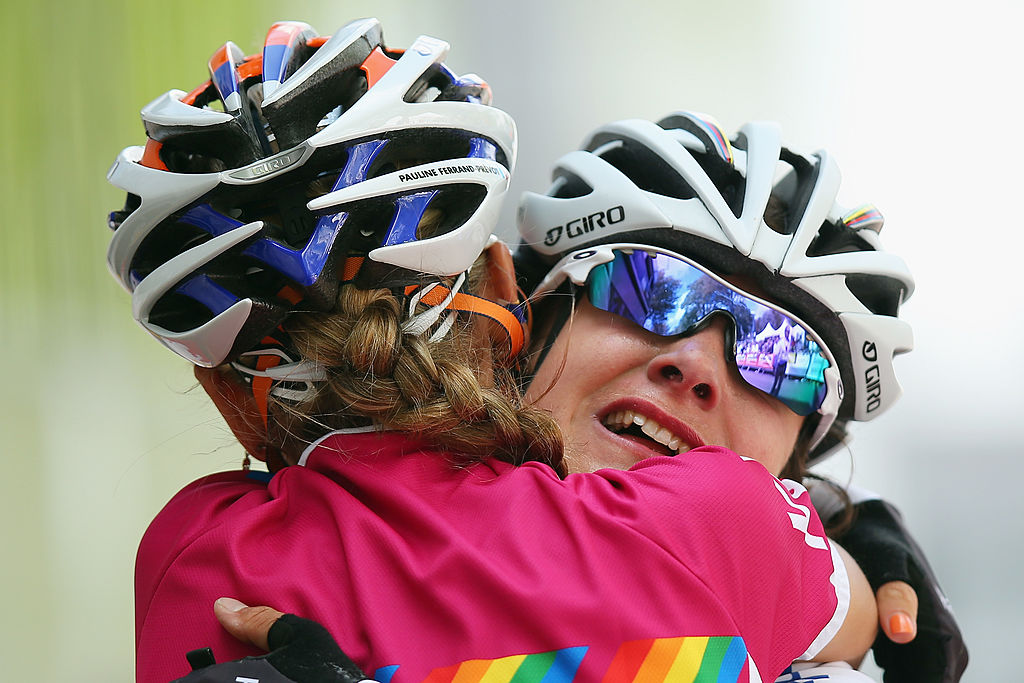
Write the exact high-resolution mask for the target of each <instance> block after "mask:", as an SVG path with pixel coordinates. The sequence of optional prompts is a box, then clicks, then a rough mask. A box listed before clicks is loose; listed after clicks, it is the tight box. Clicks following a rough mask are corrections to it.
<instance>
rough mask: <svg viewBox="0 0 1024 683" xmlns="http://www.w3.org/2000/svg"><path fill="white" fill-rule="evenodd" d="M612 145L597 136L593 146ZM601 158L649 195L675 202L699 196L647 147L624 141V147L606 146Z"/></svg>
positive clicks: (605, 138)
mask: <svg viewBox="0 0 1024 683" xmlns="http://www.w3.org/2000/svg"><path fill="white" fill-rule="evenodd" d="M608 141H609V139H608V138H607V136H597V137H595V138H594V140H593V142H592V143H591V146H593V147H594V148H595V149H596V148H597V147H598V146H600V145H602V144H604V143H606V142H608ZM600 156H601V158H602V159H604V160H605V161H606V162H608V163H609V164H611V165H612V166H614V167H615V168H616V169H618V170H619V171H621V172H622V173H623V174H624V175H625V176H626V177H628V178H629V179H630V180H631V181H633V183H634V184H635V185H636V186H637V187H639V188H640V189H641V190H643V191H645V192H651V193H654V194H660V195H664V196H666V197H673V198H675V199H693V198H694V197H695V196H696V194H695V193H694V191H693V188H691V187H690V185H689V183H687V182H686V180H684V179H683V177H682V176H681V175H680V174H679V172H678V171H676V170H675V169H674V168H672V167H671V166H670V165H669V164H668V162H666V161H665V160H664V159H662V158H661V157H660V156H659V155H658V154H655V153H654V152H653V151H651V150H650V149H649V148H648V147H646V146H645V145H642V144H638V143H635V142H633V141H631V140H622V144H621V145H606V149H605V150H604V151H603V153H602V154H601V155H600Z"/></svg>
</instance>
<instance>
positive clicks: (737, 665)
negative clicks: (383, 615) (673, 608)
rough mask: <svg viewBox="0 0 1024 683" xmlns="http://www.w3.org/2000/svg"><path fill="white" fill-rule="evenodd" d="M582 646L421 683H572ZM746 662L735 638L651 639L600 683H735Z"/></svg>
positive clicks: (490, 662) (444, 671) (454, 671)
mask: <svg viewBox="0 0 1024 683" xmlns="http://www.w3.org/2000/svg"><path fill="white" fill-rule="evenodd" d="M586 653H587V648H586V647H570V648H566V649H563V650H554V651H551V652H541V653H537V654H529V655H513V656H510V657H502V658H500V659H472V660H469V661H466V662H462V663H461V664H455V665H453V666H448V667H444V668H441V669H435V670H434V671H432V672H431V673H430V675H429V676H427V677H426V678H425V679H424V680H423V682H422V683H572V682H573V681H576V673H577V671H578V670H579V668H580V664H582V662H583V657H584V656H585V655H586ZM746 661H747V648H746V646H745V645H744V644H743V639H742V638H740V637H738V636H690V637H685V638H650V639H647V640H633V641H629V642H627V643H623V644H622V645H621V646H620V647H619V650H618V652H616V654H615V657H614V658H613V659H612V662H611V664H610V665H609V667H608V670H607V671H606V672H605V674H604V676H603V677H602V679H601V681H602V683H631V682H632V683H641V682H642V683H655V682H657V681H672V682H673V683H737V682H738V681H739V680H740V675H741V674H742V673H743V669H744V665H745V664H746ZM398 669H399V667H398V666H389V667H384V668H381V669H378V670H377V671H376V672H375V673H374V678H375V679H376V680H377V681H380V683H391V679H392V677H393V676H394V675H395V673H396V672H397V671H398Z"/></svg>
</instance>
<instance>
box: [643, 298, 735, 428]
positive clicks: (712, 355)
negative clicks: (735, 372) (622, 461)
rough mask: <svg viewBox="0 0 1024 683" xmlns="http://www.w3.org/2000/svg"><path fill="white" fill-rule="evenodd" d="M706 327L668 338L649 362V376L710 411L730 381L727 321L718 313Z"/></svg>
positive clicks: (650, 378) (655, 381)
mask: <svg viewBox="0 0 1024 683" xmlns="http://www.w3.org/2000/svg"><path fill="white" fill-rule="evenodd" d="M716 318H717V319H716V320H713V321H712V322H711V323H710V324H709V325H708V326H707V327H705V328H704V329H702V330H701V331H700V332H697V333H695V334H692V335H689V336H687V337H680V338H672V339H666V340H665V343H664V344H663V345H662V346H661V347H660V348H659V350H658V352H657V354H656V355H655V356H654V357H653V358H652V359H651V360H650V362H649V363H648V364H647V378H648V379H649V380H650V381H651V382H653V383H655V384H658V385H668V386H669V387H671V390H672V391H674V392H676V393H677V394H679V395H683V394H689V395H692V396H693V397H695V398H696V400H697V402H698V403H699V405H700V406H701V407H702V408H704V409H706V410H710V409H712V408H714V407H715V406H716V405H718V403H719V401H721V400H722V396H723V392H724V391H725V389H726V384H727V382H728V381H729V369H728V367H727V365H726V357H725V332H726V321H724V320H723V319H722V318H721V317H720V316H716Z"/></svg>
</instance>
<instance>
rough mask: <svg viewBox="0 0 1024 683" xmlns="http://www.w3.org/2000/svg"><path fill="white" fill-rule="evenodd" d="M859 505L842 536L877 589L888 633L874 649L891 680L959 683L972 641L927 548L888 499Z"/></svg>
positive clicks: (899, 682) (895, 682)
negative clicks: (930, 561)
mask: <svg viewBox="0 0 1024 683" xmlns="http://www.w3.org/2000/svg"><path fill="white" fill-rule="evenodd" d="M855 507H856V509H857V520H856V522H855V523H854V525H853V527H852V528H851V529H850V530H849V531H847V532H846V533H844V534H843V535H842V536H841V537H840V538H839V539H838V540H839V542H840V543H841V544H842V545H843V547H845V548H846V550H847V551H849V553H850V554H851V555H852V556H853V557H854V559H856V560H857V563H858V564H859V565H860V566H861V568H862V569H863V570H864V573H865V575H866V576H867V577H868V581H869V582H870V583H871V586H872V587H873V588H875V590H876V597H877V600H878V614H879V621H880V623H881V626H882V631H883V633H884V636H882V635H880V636H879V637H878V639H877V640H876V641H875V644H874V647H873V650H874V655H875V662H876V663H877V664H878V665H879V666H880V667H882V669H884V670H885V683H910V682H913V683H917V682H921V683H957V681H959V680H960V676H961V675H963V672H964V669H965V668H966V667H967V659H968V656H967V646H966V645H965V643H964V640H963V636H962V635H961V634H960V629H959V627H958V626H957V623H956V617H955V616H954V615H953V611H952V609H951V607H950V605H949V601H948V600H947V599H946V596H945V595H944V594H943V592H942V589H941V587H940V586H939V582H938V579H937V578H936V577H935V573H934V572H933V571H932V568H931V566H930V565H929V564H928V560H927V559H926V558H925V555H924V551H923V550H921V547H920V546H919V545H918V544H917V543H916V542H915V541H914V539H913V538H912V537H911V536H910V533H909V532H908V531H907V529H906V527H904V525H903V521H902V518H901V517H900V514H899V512H898V511H897V510H896V509H895V508H894V507H892V506H891V505H889V504H888V503H886V502H885V501H882V500H878V499H870V500H862V501H861V502H859V503H857V504H856V506H855Z"/></svg>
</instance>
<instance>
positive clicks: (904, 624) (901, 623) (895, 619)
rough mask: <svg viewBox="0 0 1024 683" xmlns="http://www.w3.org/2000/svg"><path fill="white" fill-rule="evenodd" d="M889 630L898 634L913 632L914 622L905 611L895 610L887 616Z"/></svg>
mask: <svg viewBox="0 0 1024 683" xmlns="http://www.w3.org/2000/svg"><path fill="white" fill-rule="evenodd" d="M889 630H890V631H892V632H893V633H899V634H900V635H907V634H910V633H913V632H914V622H913V621H912V620H911V619H910V615H909V614H907V613H906V612H896V613H894V614H893V615H892V616H891V617H889Z"/></svg>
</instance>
